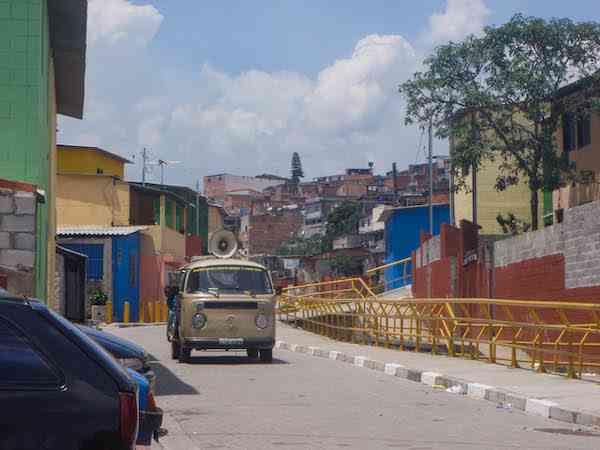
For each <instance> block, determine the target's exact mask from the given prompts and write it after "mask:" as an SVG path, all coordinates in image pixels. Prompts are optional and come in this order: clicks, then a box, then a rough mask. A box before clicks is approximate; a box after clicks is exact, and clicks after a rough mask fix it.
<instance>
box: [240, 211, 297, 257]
mask: <svg viewBox="0 0 600 450" xmlns="http://www.w3.org/2000/svg"><path fill="white" fill-rule="evenodd" d="M301 226H302V216H301V215H300V214H299V213H297V212H286V213H284V214H281V215H274V214H264V215H256V216H245V217H242V221H241V229H240V235H239V239H240V243H241V244H242V248H244V249H245V250H246V251H247V252H248V255H250V256H253V255H273V254H275V252H276V251H277V249H279V247H281V244H282V243H283V242H285V241H287V240H289V239H290V238H291V237H293V236H294V235H295V234H296V233H297V232H298V231H299V230H300V227H301Z"/></svg>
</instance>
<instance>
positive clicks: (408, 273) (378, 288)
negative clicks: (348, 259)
mask: <svg viewBox="0 0 600 450" xmlns="http://www.w3.org/2000/svg"><path fill="white" fill-rule="evenodd" d="M367 277H368V280H369V286H370V287H371V290H372V291H373V292H374V293H375V294H382V293H384V292H386V291H389V290H390V289H394V288H397V287H404V286H408V285H410V284H411V283H412V258H404V259H400V260H398V261H394V262H391V263H389V264H384V265H383V266H379V267H374V268H372V269H369V270H367Z"/></svg>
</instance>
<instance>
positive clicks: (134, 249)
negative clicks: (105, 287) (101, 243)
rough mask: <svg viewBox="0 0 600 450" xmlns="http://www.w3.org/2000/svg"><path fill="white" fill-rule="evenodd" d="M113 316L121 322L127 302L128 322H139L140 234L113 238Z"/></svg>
mask: <svg viewBox="0 0 600 450" xmlns="http://www.w3.org/2000/svg"><path fill="white" fill-rule="evenodd" d="M112 250H113V252H112V253H113V254H112V267H113V308H114V311H113V314H114V317H115V320H117V321H122V320H123V310H124V305H125V302H129V320H130V321H132V322H137V321H138V320H139V309H140V234H139V233H133V234H130V235H127V236H115V237H113V248H112Z"/></svg>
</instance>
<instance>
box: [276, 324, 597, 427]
mask: <svg viewBox="0 0 600 450" xmlns="http://www.w3.org/2000/svg"><path fill="white" fill-rule="evenodd" d="M277 340H278V341H279V343H278V347H279V348H280V349H288V350H295V351H298V352H302V353H309V354H312V355H315V356H322V357H327V358H330V359H337V360H342V361H346V362H350V363H353V364H355V365H358V366H363V367H370V368H372V369H379V370H385V371H386V372H388V373H390V374H391V373H392V372H394V371H395V370H396V369H395V367H396V366H394V364H397V365H398V366H397V367H401V368H402V370H401V372H402V373H403V374H404V375H402V376H404V377H405V378H408V379H412V380H414V381H420V382H423V383H426V384H432V385H438V384H441V385H444V387H451V386H455V388H454V389H453V391H454V392H456V393H459V392H462V393H465V394H469V395H471V394H473V395H472V396H474V397H479V398H482V399H486V400H490V401H496V402H497V403H498V404H499V405H501V406H502V407H506V408H516V409H522V410H525V411H527V412H530V413H534V414H540V415H543V416H546V417H549V418H553V419H557V420H561V421H564V422H569V423H577V424H580V425H588V426H600V402H599V401H598V399H599V398H600V383H599V382H598V381H600V378H598V377H593V376H591V377H590V379H588V380H585V381H582V380H572V379H568V378H566V377H562V376H558V375H550V374H541V373H537V372H535V371H533V370H527V369H512V368H509V367H506V366H501V365H496V364H488V363H486V362H482V361H471V360H468V359H462V358H451V357H448V356H440V355H436V356H434V355H431V354H429V353H414V352H408V351H404V352H403V351H399V350H394V349H385V348H381V347H371V346H365V345H360V344H352V343H348V342H340V341H334V340H332V339H329V338H327V337H324V336H321V335H317V334H313V333H309V332H306V331H304V330H301V329H297V328H293V327H292V326H290V325H287V324H284V323H279V324H278V330H277ZM332 352H333V353H332ZM338 352H339V353H338ZM332 363H333V362H332ZM406 369H412V370H409V371H407V370H406ZM399 373H400V372H398V376H401V375H399ZM394 374H396V372H394ZM471 391H473V392H471ZM476 391H477V392H476Z"/></svg>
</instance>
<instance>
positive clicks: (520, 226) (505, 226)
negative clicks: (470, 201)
mask: <svg viewBox="0 0 600 450" xmlns="http://www.w3.org/2000/svg"><path fill="white" fill-rule="evenodd" d="M496 221H497V222H498V224H499V225H500V227H501V228H502V232H503V233H504V234H510V235H512V236H516V235H517V234H521V233H527V232H528V231H529V229H530V228H531V224H529V223H526V222H523V221H522V220H519V219H517V218H516V217H515V215H514V214H513V213H508V214H507V216H506V217H504V216H503V215H502V214H498V215H497V216H496Z"/></svg>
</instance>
